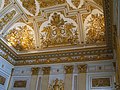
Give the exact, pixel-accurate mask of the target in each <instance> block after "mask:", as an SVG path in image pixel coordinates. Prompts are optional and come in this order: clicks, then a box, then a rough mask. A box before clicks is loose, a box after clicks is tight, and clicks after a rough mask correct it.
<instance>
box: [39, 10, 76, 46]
mask: <svg viewBox="0 0 120 90" xmlns="http://www.w3.org/2000/svg"><path fill="white" fill-rule="evenodd" d="M40 34H41V46H42V47H43V48H45V47H55V46H61V45H75V44H78V31H77V24H76V22H75V21H73V20H72V19H69V18H65V17H64V16H63V15H62V14H61V13H57V12H55V13H52V14H51V15H50V17H49V20H48V21H46V22H44V23H43V24H42V25H41V27H40Z"/></svg>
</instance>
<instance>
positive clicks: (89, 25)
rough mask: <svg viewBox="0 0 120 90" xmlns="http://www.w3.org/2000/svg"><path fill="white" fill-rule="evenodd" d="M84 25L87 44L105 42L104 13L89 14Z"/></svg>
mask: <svg viewBox="0 0 120 90" xmlns="http://www.w3.org/2000/svg"><path fill="white" fill-rule="evenodd" d="M85 24H86V25H85ZM84 25H85V28H84V29H85V32H86V35H85V36H86V40H85V41H86V43H87V44H94V43H96V44H97V43H98V44H102V43H104V42H105V24H104V15H103V13H95V14H90V15H88V17H87V19H86V21H85V23H84Z"/></svg>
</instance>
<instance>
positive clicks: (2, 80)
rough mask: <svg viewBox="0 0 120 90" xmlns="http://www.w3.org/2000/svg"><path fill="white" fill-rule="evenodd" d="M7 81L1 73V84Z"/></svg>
mask: <svg viewBox="0 0 120 90" xmlns="http://www.w3.org/2000/svg"><path fill="white" fill-rule="evenodd" d="M5 81H6V78H5V77H3V76H1V75H0V84H1V85H4V84H5Z"/></svg>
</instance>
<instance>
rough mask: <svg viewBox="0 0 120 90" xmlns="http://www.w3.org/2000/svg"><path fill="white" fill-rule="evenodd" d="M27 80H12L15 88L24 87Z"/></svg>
mask: <svg viewBox="0 0 120 90" xmlns="http://www.w3.org/2000/svg"><path fill="white" fill-rule="evenodd" d="M26 84H27V81H26V80H19V81H15V82H14V86H13V87H15V88H26Z"/></svg>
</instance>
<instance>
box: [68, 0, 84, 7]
mask: <svg viewBox="0 0 120 90" xmlns="http://www.w3.org/2000/svg"><path fill="white" fill-rule="evenodd" d="M67 3H68V4H69V5H70V7H72V8H74V9H79V8H81V7H82V5H83V4H84V0H67Z"/></svg>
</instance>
